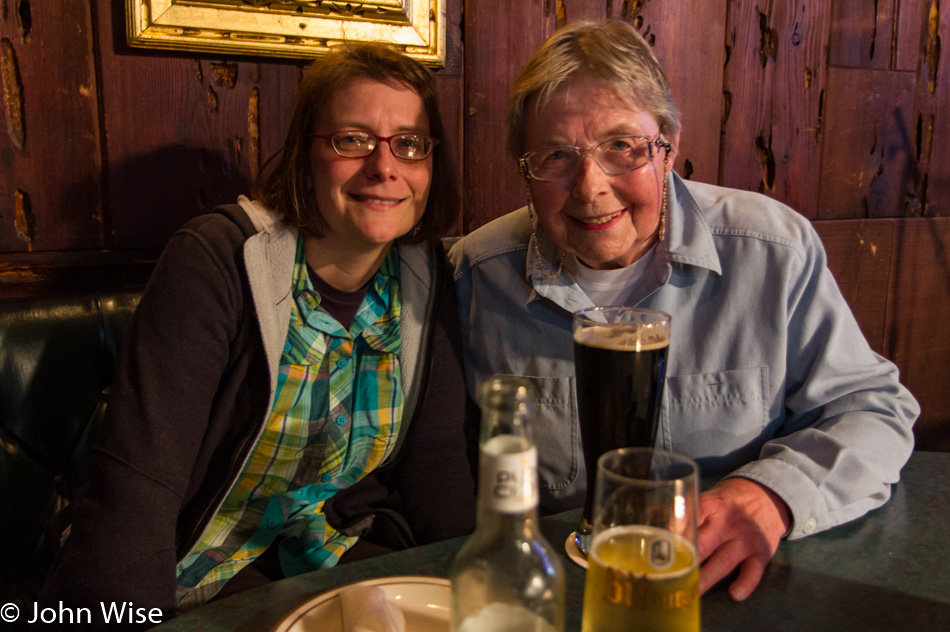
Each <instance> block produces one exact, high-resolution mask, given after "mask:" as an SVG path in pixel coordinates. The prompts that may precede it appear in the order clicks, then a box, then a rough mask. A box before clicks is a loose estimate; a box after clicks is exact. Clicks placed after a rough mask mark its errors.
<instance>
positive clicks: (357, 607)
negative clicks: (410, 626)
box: [340, 586, 406, 632]
mask: <svg viewBox="0 0 950 632" xmlns="http://www.w3.org/2000/svg"><path fill="white" fill-rule="evenodd" d="M340 606H341V608H342V610H343V632H405V629H406V617H405V616H404V615H403V613H402V610H401V609H400V608H399V606H397V605H396V604H395V603H394V602H393V601H390V600H389V599H386V593H385V592H383V589H382V588H379V587H377V586H353V587H352V588H350V589H348V590H344V591H343V592H342V593H340Z"/></svg>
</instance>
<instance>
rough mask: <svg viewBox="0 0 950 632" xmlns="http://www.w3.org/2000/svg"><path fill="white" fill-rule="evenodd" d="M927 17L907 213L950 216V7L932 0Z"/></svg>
mask: <svg viewBox="0 0 950 632" xmlns="http://www.w3.org/2000/svg"><path fill="white" fill-rule="evenodd" d="M926 18H927V19H926V24H927V26H926V29H925V30H924V34H923V37H922V39H923V44H922V49H923V50H922V55H921V59H920V72H919V75H918V76H919V80H918V82H917V107H916V110H917V112H916V113H917V116H916V119H917V121H916V122H917V129H916V141H917V144H916V147H917V159H918V165H919V168H918V174H917V180H916V182H915V185H916V186H915V188H914V189H913V190H912V191H911V193H912V194H913V195H914V198H912V200H911V202H912V203H913V204H912V205H911V206H910V209H909V212H908V213H907V214H908V215H912V216H913V215H925V216H928V217H936V216H950V203H948V202H947V200H950V45H948V44H947V43H948V42H950V6H948V5H947V3H946V2H944V10H943V11H942V12H940V11H939V3H938V2H937V0H931V3H930V6H929V7H928V10H927V15H926ZM941 42H943V45H942V46H941V45H940V43H941Z"/></svg>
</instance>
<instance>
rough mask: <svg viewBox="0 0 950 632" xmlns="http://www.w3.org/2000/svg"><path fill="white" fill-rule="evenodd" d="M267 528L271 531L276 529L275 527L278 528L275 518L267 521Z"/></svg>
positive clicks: (278, 521)
mask: <svg viewBox="0 0 950 632" xmlns="http://www.w3.org/2000/svg"><path fill="white" fill-rule="evenodd" d="M267 526H268V527H269V528H271V529H276V528H277V527H279V526H280V520H278V519H276V518H271V519H270V520H268V521H267Z"/></svg>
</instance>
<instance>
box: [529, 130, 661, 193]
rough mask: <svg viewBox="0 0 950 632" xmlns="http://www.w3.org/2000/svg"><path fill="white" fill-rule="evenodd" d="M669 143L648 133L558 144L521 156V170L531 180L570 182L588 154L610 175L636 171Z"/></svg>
mask: <svg viewBox="0 0 950 632" xmlns="http://www.w3.org/2000/svg"><path fill="white" fill-rule="evenodd" d="M672 148H673V146H672V145H671V144H670V143H667V142H665V141H662V140H660V138H659V137H657V138H655V139H651V138H647V137H646V136H620V137H618V138H611V139H610V140H605V141H604V142H602V143H598V144H596V145H594V146H593V147H588V148H587V149H581V148H580V147H575V146H573V145H558V146H555V147H545V148H543V149H536V150H535V151H529V152H528V153H526V154H524V155H523V156H521V158H520V160H518V163H519V165H520V166H521V172H522V173H523V174H524V175H525V176H526V177H528V178H531V179H532V180H539V181H541V182H567V181H570V180H573V179H574V176H576V175H577V172H578V171H580V168H581V162H582V161H583V159H584V157H585V156H590V157H591V158H592V159H593V161H594V162H596V163H597V166H598V167H600V168H601V170H602V171H603V172H604V173H606V174H608V175H618V174H621V173H627V172H629V171H636V170H637V169H639V168H640V167H642V166H644V165H646V164H647V163H649V162H650V161H651V160H653V158H654V157H655V156H656V155H657V153H659V151H660V149H665V150H666V151H667V153H669V151H670V150H671V149H672Z"/></svg>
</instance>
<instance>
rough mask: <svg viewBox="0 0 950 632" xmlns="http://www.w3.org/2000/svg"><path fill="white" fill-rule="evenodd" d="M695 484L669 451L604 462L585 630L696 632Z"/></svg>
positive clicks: (615, 454) (623, 453)
mask: <svg viewBox="0 0 950 632" xmlns="http://www.w3.org/2000/svg"><path fill="white" fill-rule="evenodd" d="M698 484H699V474H698V467H697V465H696V463H695V462H694V461H693V460H692V459H689V458H687V457H684V456H680V455H678V454H673V453H672V452H663V451H660V450H650V449H648V448H624V449H621V450H612V451H610V452H607V453H606V454H604V455H603V456H602V457H600V461H599V462H598V467H597V480H596V484H595V487H596V492H595V503H594V505H595V509H594V524H593V539H592V541H591V547H590V552H589V553H588V555H587V581H586V585H585V591H584V615H583V627H582V630H583V632H614V631H616V632H619V631H621V630H623V631H624V632H699V621H700V616H699V560H698V557H697V554H696V532H697V526H696V520H697V518H696V513H697V511H698V497H697V494H698V489H697V486H698Z"/></svg>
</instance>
